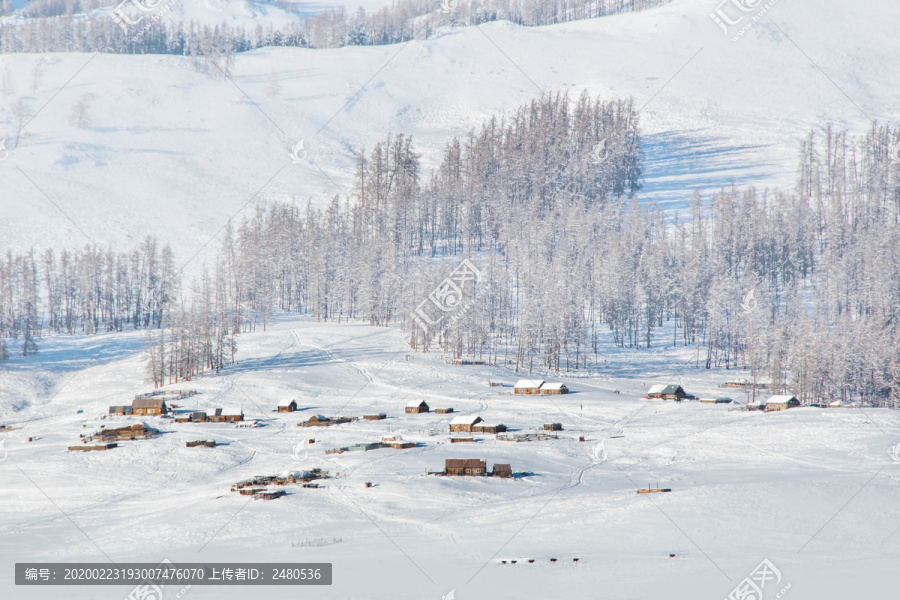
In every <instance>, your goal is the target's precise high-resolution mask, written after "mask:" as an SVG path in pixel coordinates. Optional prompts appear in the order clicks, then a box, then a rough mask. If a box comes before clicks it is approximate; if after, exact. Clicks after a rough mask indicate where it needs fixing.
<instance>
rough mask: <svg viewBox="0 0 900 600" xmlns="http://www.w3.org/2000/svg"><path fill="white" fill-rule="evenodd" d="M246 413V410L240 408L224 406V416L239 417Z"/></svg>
mask: <svg viewBox="0 0 900 600" xmlns="http://www.w3.org/2000/svg"><path fill="white" fill-rule="evenodd" d="M243 414H244V411H243V410H241V409H240V408H223V409H222V416H225V417H239V416H241V415H243Z"/></svg>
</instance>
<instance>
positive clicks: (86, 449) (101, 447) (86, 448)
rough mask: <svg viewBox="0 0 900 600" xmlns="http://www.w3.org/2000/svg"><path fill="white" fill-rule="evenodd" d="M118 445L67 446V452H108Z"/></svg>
mask: <svg viewBox="0 0 900 600" xmlns="http://www.w3.org/2000/svg"><path fill="white" fill-rule="evenodd" d="M117 445H118V444H98V445H95V446H69V450H80V451H83V452H90V451H92V450H109V449H110V448H115V447H116V446H117Z"/></svg>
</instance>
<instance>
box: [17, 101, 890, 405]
mask: <svg viewBox="0 0 900 600" xmlns="http://www.w3.org/2000/svg"><path fill="white" fill-rule="evenodd" d="M898 144H900V128H896V127H894V128H891V127H888V126H881V125H877V124H873V125H872V127H871V129H870V130H869V131H868V132H867V133H866V134H865V135H862V136H860V137H858V138H854V137H851V136H850V135H849V134H848V133H847V132H845V131H839V130H837V129H835V128H834V127H833V126H830V125H826V126H825V127H824V128H823V129H822V130H821V131H818V132H811V133H810V134H809V136H808V138H807V139H806V140H805V141H804V142H803V144H802V146H801V148H800V152H799V165H798V178H797V186H796V189H795V190H794V191H793V192H787V191H771V190H768V189H766V190H759V189H756V188H754V187H753V186H750V187H747V188H744V189H739V188H737V187H736V186H732V187H730V188H724V189H721V190H719V191H716V192H714V193H712V194H710V195H707V196H704V195H702V194H701V192H700V191H699V190H696V191H694V193H693V196H692V199H691V202H690V207H689V209H688V210H687V211H686V214H683V215H667V214H666V213H665V212H663V211H662V210H661V209H659V208H657V207H655V206H653V205H652V204H648V203H642V202H641V199H640V187H641V173H642V162H643V154H642V150H641V143H640V128H639V123H638V115H637V112H636V110H635V108H634V106H633V104H632V102H631V101H630V100H614V101H607V102H604V101H601V100H599V99H592V98H589V97H588V96H587V95H584V94H583V95H582V96H580V97H579V98H576V99H571V98H569V97H568V96H566V95H564V94H551V95H547V96H544V97H543V98H541V99H539V100H535V101H533V102H531V103H530V104H528V105H526V106H523V107H521V108H520V109H519V110H518V111H517V112H515V113H514V114H513V115H512V116H510V117H508V118H505V119H496V118H494V119H489V120H488V121H487V122H485V123H484V124H483V125H482V126H481V127H480V128H478V129H476V130H473V131H472V132H470V133H469V134H468V135H467V136H465V137H463V138H461V139H456V138H455V139H452V140H450V141H449V142H448V143H447V144H446V146H445V148H444V151H443V159H442V161H441V163H440V165H439V166H438V167H437V168H436V169H435V170H434V171H433V172H431V173H428V174H427V175H426V174H423V173H422V172H421V167H420V164H419V155H418V153H417V152H416V150H415V146H414V144H413V140H412V139H411V138H410V137H408V136H406V135H404V134H398V135H391V136H388V137H387V138H386V139H385V140H383V141H382V142H380V143H378V144H376V145H375V146H374V147H373V148H371V149H370V150H369V151H366V152H362V153H360V155H359V156H358V159H357V163H356V169H355V176H354V180H355V183H354V186H353V192H352V197H351V198H340V197H334V198H332V199H331V201H330V202H328V203H327V204H326V205H325V206H324V207H323V208H322V209H321V210H320V209H316V208H313V207H312V206H311V205H310V204H307V205H306V206H298V205H297V204H296V203H293V202H291V203H274V204H272V205H270V206H268V207H263V206H259V207H257V209H256V211H255V213H254V214H253V215H252V216H249V217H248V218H246V219H244V220H243V221H242V222H240V223H236V224H234V226H232V225H231V224H229V226H228V227H227V228H226V231H225V234H224V236H223V239H222V242H221V246H220V250H219V253H218V257H217V259H216V262H215V264H214V265H212V268H211V271H207V270H206V269H204V271H203V274H202V276H201V277H200V279H199V280H198V281H195V282H193V283H192V284H191V288H190V290H189V291H190V293H189V294H188V293H182V292H181V291H180V285H179V284H178V283H177V278H173V279H171V280H169V283H167V284H166V286H163V287H165V288H166V289H165V293H164V294H163V293H162V292H161V291H159V288H160V287H161V283H159V282H161V281H166V278H165V277H163V276H162V275H161V273H162V271H163V270H165V269H163V267H162V266H161V264H162V263H165V262H166V261H162V260H157V261H155V262H154V261H150V262H151V263H153V264H159V265H160V266H159V267H158V270H159V273H158V274H157V275H156V277H155V278H153V277H143V275H139V274H138V273H139V271H136V270H134V269H132V268H130V267H129V268H127V269H126V271H127V272H128V273H129V275H128V277H127V280H128V281H135V280H137V281H140V282H144V281H146V282H147V283H146V284H144V283H141V284H140V285H137V288H138V289H141V292H140V293H141V294H142V297H146V298H163V297H164V298H165V299H166V301H165V303H164V308H160V307H162V306H163V304H161V303H160V302H159V301H155V300H148V302H149V303H150V304H149V306H148V307H147V308H148V310H139V311H137V312H135V301H134V299H133V296H134V294H135V293H136V292H135V291H134V290H135V289H136V288H135V285H127V286H123V287H121V293H122V294H128V293H130V294H132V299H131V300H128V299H125V300H122V301H121V304H117V303H116V302H112V301H107V302H106V304H103V303H102V302H101V303H100V304H99V305H97V306H99V308H94V309H91V310H88V308H87V306H95V305H96V303H97V302H98V301H99V299H100V298H106V297H108V295H109V294H110V293H111V294H112V295H113V296H115V295H116V294H118V293H119V292H118V291H114V292H110V290H118V289H119V288H115V286H114V285H113V283H112V282H113V281H114V278H111V277H110V276H109V274H108V273H109V268H110V267H109V265H111V264H112V263H111V262H110V261H109V260H108V259H107V260H99V259H96V258H95V259H92V260H94V263H91V264H96V265H97V267H96V268H93V269H88V272H89V273H91V274H92V275H91V276H90V277H87V278H86V279H84V280H81V279H78V278H73V281H75V282H80V281H83V283H77V284H74V285H75V288H77V289H78V290H79V291H78V292H77V294H75V297H76V298H78V300H77V301H75V300H73V301H72V302H71V303H66V302H65V301H62V302H60V301H59V300H57V301H56V306H57V308H56V309H53V310H45V311H43V312H42V310H39V309H40V308H41V307H45V306H49V304H48V303H47V301H46V300H44V297H45V296H42V295H41V294H40V293H39V291H40V290H41V289H43V288H44V287H46V285H47V284H46V283H44V284H43V285H42V282H43V281H44V279H46V277H45V275H43V273H45V270H46V267H43V264H46V261H45V262H44V263H41V262H40V261H38V262H35V261H34V259H33V258H29V257H30V256H32V254H33V253H32V254H26V255H23V256H20V257H15V256H13V255H11V254H10V255H8V256H9V258H8V260H7V265H18V266H17V267H16V268H11V267H4V270H0V298H2V299H0V302H2V305H0V306H2V309H3V314H4V319H5V320H4V321H3V325H0V327H3V329H0V333H4V335H6V337H7V339H10V338H13V339H16V340H18V341H17V342H16V343H17V344H23V343H24V337H23V336H24V335H25V332H26V331H27V330H28V326H27V324H28V323H29V322H35V318H33V317H34V315H35V314H37V315H38V316H40V315H43V314H45V313H55V314H56V315H58V316H57V317H56V318H55V319H52V318H51V319H50V321H51V322H53V323H57V325H56V327H58V328H59V329H58V331H60V332H62V333H70V332H72V330H71V329H70V328H68V327H67V326H65V323H67V322H68V321H67V320H66V315H67V314H68V313H67V312H66V311H67V308H66V307H68V306H76V307H78V308H77V309H76V312H75V313H74V314H75V315H76V318H75V321H74V322H75V323H78V324H80V326H81V327H82V330H83V331H84V332H85V333H89V332H91V331H96V330H99V329H102V328H103V327H106V328H107V329H115V328H117V327H123V326H129V327H144V328H148V330H151V329H152V332H151V333H150V334H148V336H149V337H148V348H149V350H148V365H149V367H148V369H149V372H150V373H151V376H152V379H153V380H154V381H155V382H156V383H157V384H163V383H166V382H168V381H175V380H177V379H179V378H189V377H191V376H193V375H195V374H196V373H198V372H201V371H203V370H204V369H209V368H213V369H219V368H221V367H222V366H224V365H225V364H226V363H227V362H228V361H230V360H233V357H234V352H235V350H236V347H237V346H236V337H235V336H236V335H237V334H239V333H241V332H247V331H252V330H254V329H256V328H257V327H262V328H265V327H266V326H267V323H268V321H269V320H270V319H271V318H272V315H273V314H275V313H278V312H295V313H303V314H309V315H312V316H315V317H316V318H317V319H319V320H321V321H336V322H342V321H346V320H348V319H363V320H365V321H367V322H369V323H370V324H372V325H373V326H382V325H388V324H392V323H393V324H396V323H399V324H400V326H401V327H402V328H403V330H404V331H406V333H407V335H408V341H409V344H410V347H411V348H413V349H416V350H421V351H443V352H448V353H451V354H452V355H453V356H454V357H475V358H480V359H482V360H486V361H487V362H488V363H490V364H509V365H515V368H516V370H517V371H528V372H531V371H533V370H536V369H538V370H547V369H550V370H574V369H585V368H591V367H592V365H593V364H595V363H596V362H597V361H598V360H601V359H602V357H603V354H604V348H608V347H609V345H615V346H618V347H630V348H635V349H642V348H649V347H670V346H682V347H688V348H690V352H691V354H692V356H693V357H694V360H693V361H692V362H693V363H694V366H695V367H698V368H712V367H725V368H728V369H738V370H743V369H749V373H750V374H751V375H752V376H753V377H754V378H757V379H761V378H767V379H771V380H772V382H773V384H774V385H775V386H776V387H779V388H792V389H793V390H794V392H795V393H796V394H797V395H798V396H799V397H801V399H802V400H803V401H806V402H809V401H815V400H818V399H823V398H825V399H837V398H839V399H846V398H862V399H864V400H866V401H870V402H873V403H876V404H881V405H894V406H898V405H900V381H898V378H900V161H898V160H895V159H894V158H892V150H893V149H896V148H898V147H900V146H898ZM893 154H896V151H894V152H893ZM146 243H148V244H149V243H150V241H148V242H146ZM92 252H93V251H90V250H89V249H85V251H84V253H83V254H84V255H85V256H90V255H92ZM135 252H137V254H138V256H145V255H146V251H144V250H137V251H135ZM107 254H109V253H107ZM123 256H134V253H132V255H123ZM462 259H468V260H470V261H471V262H472V264H474V265H476V266H477V268H478V269H479V271H480V274H481V277H480V280H479V281H478V283H477V284H476V285H475V287H474V288H473V289H472V290H470V291H467V292H466V294H467V297H466V302H465V304H466V309H465V310H462V311H460V312H459V314H458V315H456V316H455V317H454V319H453V320H452V321H450V322H448V324H447V326H446V327H444V328H442V329H441V330H440V331H439V332H438V334H437V335H432V334H433V332H428V333H427V334H426V332H425V331H424V330H423V329H422V328H421V327H420V326H419V322H418V321H417V320H416V310H417V308H418V307H420V306H421V305H422V302H423V301H425V300H427V299H428V298H429V294H431V293H432V292H434V291H435V290H436V289H438V288H439V287H440V286H441V282H442V280H443V278H444V277H446V276H447V275H448V273H449V272H450V270H451V269H453V268H454V267H456V266H457V265H459V264H460V261H461V260H462ZM84 260H87V259H86V258H85V259H84ZM122 260H123V261H124V262H125V263H127V264H128V265H131V264H136V265H144V264H148V262H147V260H146V259H144V261H143V262H140V261H139V262H138V263H133V262H130V261H126V260H125V259H124V258H123V259H122ZM55 264H56V265H57V266H56V267H55V270H56V271H55V272H56V275H55V276H54V277H51V278H50V279H49V280H50V281H56V282H62V281H64V280H65V278H64V277H63V276H62V275H61V273H62V269H61V267H60V266H59V264H60V261H59V259H57V260H56V261H55ZM101 273H103V274H104V275H102V276H101ZM42 278H44V279H42ZM151 282H156V283H151ZM88 284H90V285H88ZM58 285H61V284H60V283H58ZM141 285H147V286H148V288H147V289H146V290H143V288H141ZM154 285H155V286H156V287H152V286H154ZM11 289H14V291H12V292H11V291H10V290H11ZM63 289H66V288H65V287H63ZM128 290H132V291H130V292H129V291H128ZM152 290H156V291H152ZM176 290H177V291H176ZM161 294H162V295H161ZM84 295H87V297H88V298H90V301H89V302H87V303H86V304H85V301H84V300H83V299H82V296H84ZM63 297H65V294H63ZM50 304H52V303H50ZM82 306H84V307H82ZM103 306H109V307H110V308H107V309H104V308H103ZM118 306H121V309H120V312H119V313H117V312H116V308H115V307H118ZM152 307H156V308H155V309H152V310H149V309H150V308H152ZM29 311H32V312H31V313H29ZM34 311H37V313H35V312H34ZM116 314H121V316H120V317H119V320H118V321H117V320H116V319H115V317H114V315H116ZM6 315H11V318H7V317H6ZM29 315H31V316H29ZM136 316H137V317H139V318H136ZM85 319H88V320H90V319H93V320H95V323H94V324H93V325H90V326H85V325H84V324H83V323H84V321H85ZM37 322H38V323H40V321H37ZM12 323H15V324H12ZM34 327H35V326H34V325H32V330H34ZM154 328H155V329H154ZM37 333H40V325H38V326H37ZM54 333H56V331H54ZM15 336H18V337H17V338H16V337H15ZM31 336H32V338H34V337H35V333H34V332H33V333H32V334H31ZM739 376H740V375H739Z"/></svg>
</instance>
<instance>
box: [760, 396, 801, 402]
mask: <svg viewBox="0 0 900 600" xmlns="http://www.w3.org/2000/svg"><path fill="white" fill-rule="evenodd" d="M796 399H797V398H796V397H794V396H785V395H780V394H776V395H774V396H772V397H771V398H769V399H768V400H766V404H785V403H787V402H790V401H791V400H796Z"/></svg>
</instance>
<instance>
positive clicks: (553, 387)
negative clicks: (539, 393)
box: [541, 383, 566, 390]
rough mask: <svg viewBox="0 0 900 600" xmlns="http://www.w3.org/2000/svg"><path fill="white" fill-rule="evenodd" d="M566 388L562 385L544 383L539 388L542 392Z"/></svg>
mask: <svg viewBox="0 0 900 600" xmlns="http://www.w3.org/2000/svg"><path fill="white" fill-rule="evenodd" d="M564 387H566V384H564V383H545V384H544V385H542V386H541V389H542V390H561V389H563V388H564Z"/></svg>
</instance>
